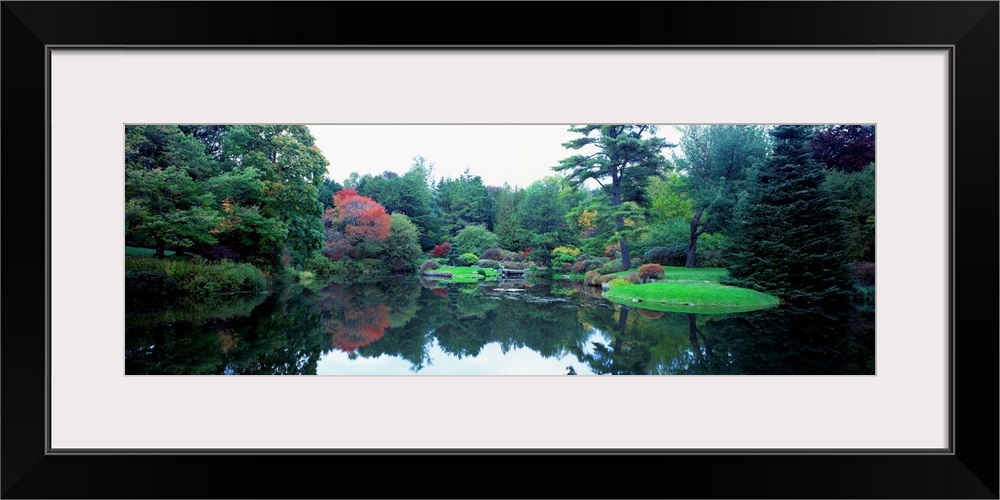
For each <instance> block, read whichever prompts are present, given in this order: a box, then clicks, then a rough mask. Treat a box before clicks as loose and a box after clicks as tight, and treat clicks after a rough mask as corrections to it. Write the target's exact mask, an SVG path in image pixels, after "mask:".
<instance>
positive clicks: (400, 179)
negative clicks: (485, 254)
mask: <svg viewBox="0 0 1000 500" xmlns="http://www.w3.org/2000/svg"><path fill="white" fill-rule="evenodd" d="M432 169H433V165H431V164H429V163H427V160H425V159H424V158H423V157H421V156H416V157H414V158H413V164H412V165H411V166H410V168H409V170H407V171H406V173H404V174H403V175H398V174H396V173H394V172H384V173H383V174H382V175H379V176H372V175H365V176H363V177H361V178H360V179H359V180H358V194H361V195H363V196H368V197H370V198H372V199H373V200H375V201H377V202H379V204H381V205H382V206H384V207H385V209H386V210H387V211H389V212H393V213H394V212H399V213H402V214H405V215H406V216H407V217H409V218H410V220H411V221H413V223H414V224H415V225H416V226H417V228H418V230H419V234H420V244H421V247H422V248H427V249H429V248H431V247H433V246H434V244H435V243H436V242H437V241H438V240H439V239H440V238H441V221H440V218H439V217H438V214H437V212H436V211H435V206H434V192H433V190H432V189H431V184H432V182H431V172H432Z"/></svg>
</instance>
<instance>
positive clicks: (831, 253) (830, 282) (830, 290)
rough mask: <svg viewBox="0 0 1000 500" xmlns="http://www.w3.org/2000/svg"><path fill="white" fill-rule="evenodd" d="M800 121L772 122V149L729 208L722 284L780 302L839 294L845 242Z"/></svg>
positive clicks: (831, 298)
mask: <svg viewBox="0 0 1000 500" xmlns="http://www.w3.org/2000/svg"><path fill="white" fill-rule="evenodd" d="M811 135H812V129H811V128H810V127H806V126H788V125H783V126H778V127H775V128H774V129H772V131H771V137H772V140H773V143H774V144H773V152H772V154H771V156H770V158H769V159H768V161H767V163H766V164H765V165H764V166H763V167H762V168H761V169H760V170H759V171H758V172H757V174H756V176H755V179H754V181H755V182H752V183H751V187H750V189H749V190H748V192H747V193H746V195H745V196H744V197H743V199H742V200H741V201H740V203H739V206H738V207H737V214H738V222H737V228H736V231H735V234H734V238H733V241H732V243H733V252H732V256H731V257H732V258H731V261H730V265H729V266H728V270H729V279H728V280H727V283H729V284H733V285H737V286H743V287H747V288H754V289H757V290H762V291H765V292H769V293H773V294H776V295H778V296H779V297H781V298H782V299H784V300H785V301H787V302H797V303H804V302H824V301H836V300H839V299H842V298H844V296H845V293H846V290H847V287H848V283H849V280H848V268H847V259H846V256H845V251H846V248H847V241H846V239H845V236H844V226H843V222H842V220H841V217H840V215H841V214H840V213H839V209H838V208H837V206H836V205H835V203H834V201H833V198H832V196H831V195H830V193H829V192H828V191H827V190H826V189H824V188H823V180H824V178H825V174H824V171H823V167H822V165H820V164H819V163H817V162H816V161H815V160H814V159H813V155H812V150H811V148H810V146H809V141H810V138H811Z"/></svg>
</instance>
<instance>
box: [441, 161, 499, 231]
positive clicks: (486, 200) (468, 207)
mask: <svg viewBox="0 0 1000 500" xmlns="http://www.w3.org/2000/svg"><path fill="white" fill-rule="evenodd" d="M436 199H437V205H438V208H439V209H440V213H441V219H442V222H443V228H444V230H445V232H447V233H448V234H449V235H451V236H455V235H457V234H458V232H459V231H461V230H462V228H464V227H465V226H469V225H476V224H478V225H482V226H485V227H486V228H487V229H490V225H491V224H492V223H493V200H492V197H491V196H490V192H489V190H488V189H486V186H485V185H483V179H482V178H481V177H479V176H478V175H475V176H474V175H472V174H471V173H469V170H468V169H466V170H465V173H463V174H462V175H461V176H459V177H458V178H457V179H451V178H445V179H442V180H441V181H440V182H438V185H437V197H436Z"/></svg>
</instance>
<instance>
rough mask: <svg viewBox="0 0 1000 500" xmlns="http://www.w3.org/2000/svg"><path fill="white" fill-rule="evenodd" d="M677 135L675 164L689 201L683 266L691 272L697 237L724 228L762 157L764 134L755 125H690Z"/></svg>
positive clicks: (763, 154)
mask: <svg viewBox="0 0 1000 500" xmlns="http://www.w3.org/2000/svg"><path fill="white" fill-rule="evenodd" d="M680 130H681V131H682V132H683V134H684V135H683V136H682V138H681V140H680V148H681V151H682V153H683V155H684V156H683V158H675V160H676V162H677V166H678V168H680V169H682V170H683V171H684V173H685V174H686V176H687V180H686V182H685V183H684V187H685V189H686V191H687V193H688V196H689V198H690V199H691V201H692V206H691V208H692V215H691V217H690V219H689V220H690V222H689V228H690V231H689V236H688V241H687V244H688V255H687V261H686V263H685V265H686V266H687V267H694V266H695V254H696V252H697V249H698V237H699V236H701V235H702V234H705V233H708V234H713V233H717V232H721V233H725V232H726V231H727V229H728V228H729V225H730V223H731V222H732V220H733V214H732V212H733V207H734V206H736V202H737V199H738V196H739V193H740V192H742V191H743V190H744V186H745V184H746V178H747V173H748V172H750V171H751V170H752V169H754V168H757V167H758V166H759V165H760V163H761V162H762V161H763V160H764V157H765V155H766V154H767V147H768V141H767V131H766V130H765V129H764V127H761V126H756V125H693V126H687V127H680Z"/></svg>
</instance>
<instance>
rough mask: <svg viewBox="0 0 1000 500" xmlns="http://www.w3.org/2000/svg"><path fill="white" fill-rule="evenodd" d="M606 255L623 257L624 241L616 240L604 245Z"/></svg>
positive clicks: (608, 256) (613, 257) (610, 257)
mask: <svg viewBox="0 0 1000 500" xmlns="http://www.w3.org/2000/svg"><path fill="white" fill-rule="evenodd" d="M604 256H605V257H607V258H609V259H620V258H621V257H622V243H621V242H620V241H616V242H614V243H611V244H610V245H608V246H606V247H604Z"/></svg>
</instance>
